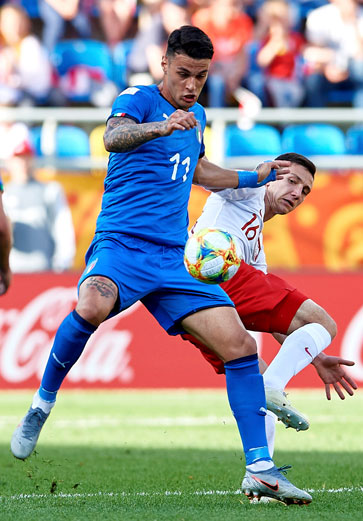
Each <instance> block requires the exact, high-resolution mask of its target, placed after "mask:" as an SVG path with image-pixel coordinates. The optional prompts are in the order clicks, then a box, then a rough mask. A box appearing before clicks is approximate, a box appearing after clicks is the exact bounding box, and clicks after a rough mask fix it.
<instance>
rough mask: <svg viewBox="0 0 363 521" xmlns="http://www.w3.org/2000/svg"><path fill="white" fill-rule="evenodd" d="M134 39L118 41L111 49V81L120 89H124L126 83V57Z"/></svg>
mask: <svg viewBox="0 0 363 521" xmlns="http://www.w3.org/2000/svg"><path fill="white" fill-rule="evenodd" d="M133 43H134V41H133V40H132V39H130V40H124V41H122V42H118V44H116V45H115V47H114V49H113V51H112V61H113V81H114V82H115V83H116V85H117V86H118V87H119V88H120V89H121V90H124V89H126V87H127V86H128V85H127V72H128V71H127V59H128V56H129V54H130V51H131V48H132V45H133Z"/></svg>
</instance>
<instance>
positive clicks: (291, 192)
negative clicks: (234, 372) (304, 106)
mask: <svg viewBox="0 0 363 521" xmlns="http://www.w3.org/2000/svg"><path fill="white" fill-rule="evenodd" d="M277 159H279V160H287V161H290V162H291V166H290V173H289V174H287V175H286V176H284V178H283V179H280V180H278V181H276V182H274V183H268V184H267V185H266V186H265V187H260V188H258V189H256V190H252V189H250V188H243V189H240V190H222V191H219V192H217V193H213V194H212V195H210V197H209V198H208V200H207V202H206V205H205V207H204V209H203V213H202V215H201V216H200V218H199V219H198V220H197V222H196V224H195V225H194V226H193V228H192V233H193V232H196V231H198V230H200V229H202V228H207V227H210V228H220V229H223V230H225V231H228V232H230V233H231V234H233V235H234V236H235V237H236V238H237V240H238V242H239V245H240V247H241V250H242V259H243V261H242V264H241V267H240V269H239V270H238V272H237V274H236V275H235V276H234V277H233V278H232V279H231V280H229V281H227V282H225V283H223V284H222V287H223V289H224V290H225V291H226V292H227V293H228V295H229V296H230V297H231V299H232V300H233V302H234V304H235V306H236V309H237V311H238V314H239V316H240V318H241V320H242V322H243V324H244V325H245V327H246V328H247V329H249V330H254V331H261V332H270V333H272V334H274V336H275V337H276V338H277V340H279V341H280V343H281V344H282V346H281V348H280V351H279V352H278V354H277V355H276V357H275V359H274V360H273V361H272V362H271V364H270V366H269V367H268V368H267V369H266V367H267V366H266V364H265V363H264V361H263V360H260V367H261V372H264V382H265V388H266V391H267V392H266V398H267V406H268V409H269V412H268V417H267V419H266V430H267V437H268V442H269V449H270V453H271V454H272V453H273V444H274V433H275V415H274V414H273V413H272V414H271V411H273V412H274V413H275V414H276V415H277V416H278V418H279V419H280V420H282V421H283V422H284V423H285V425H286V426H291V427H294V428H296V429H297V430H305V429H307V428H308V426H309V423H308V421H307V419H306V418H304V416H302V415H300V414H299V413H298V411H296V409H294V408H293V407H292V406H291V405H290V404H289V403H288V401H287V400H286V395H285V393H284V391H283V390H284V388H285V386H286V385H287V383H288V382H289V380H290V379H291V378H292V377H293V376H294V375H295V374H297V373H298V372H300V371H301V370H302V369H303V368H304V367H306V366H307V365H308V364H310V363H312V364H313V365H314V367H315V368H316V370H317V372H318V374H319V376H320V377H321V379H322V380H323V382H324V383H325V388H326V395H327V398H328V399H330V385H333V387H334V389H335V391H336V392H337V394H338V395H339V397H340V398H341V399H344V393H343V391H342V389H345V391H346V392H347V393H348V394H350V395H352V394H353V392H354V391H353V389H356V388H357V386H356V384H355V382H354V380H353V379H352V378H350V377H349V375H348V374H347V373H346V372H345V370H344V367H342V366H344V365H348V366H349V365H353V364H354V362H352V361H349V360H344V359H342V358H339V357H331V356H327V355H325V354H324V353H323V350H324V349H325V348H326V347H327V346H328V345H329V344H330V343H331V341H332V339H333V338H334V336H335V335H336V324H335V322H334V320H333V319H332V318H331V317H330V316H329V315H328V313H327V312H326V311H325V310H324V309H323V308H322V307H320V306H319V305H318V304H316V303H315V302H314V301H313V300H311V299H309V298H308V297H307V296H305V295H303V294H302V293H300V291H298V290H297V289H296V288H294V287H292V286H291V285H290V284H288V283H287V282H286V281H284V280H283V279H281V278H279V277H277V276H275V275H272V274H269V273H267V265H266V258H265V254H264V250H263V242H262V228H263V223H264V222H266V221H268V220H269V219H271V218H272V217H274V216H275V215H285V214H287V213H289V212H291V211H293V210H294V209H295V208H297V207H298V206H299V205H300V204H301V203H302V202H303V201H304V200H305V198H306V196H307V195H308V194H309V193H310V192H311V190H312V187H313V181H314V175H315V171H316V168H315V165H314V164H313V163H312V162H311V161H310V160H309V159H307V158H306V157H304V156H302V155H300V154H296V153H286V154H282V155H280V156H278V158H277ZM183 338H185V339H188V340H190V341H191V342H192V343H194V344H195V345H196V346H197V347H199V349H200V350H201V352H202V354H203V355H204V357H205V358H206V359H207V360H208V361H209V362H210V363H211V364H212V365H213V367H214V369H215V370H216V372H217V373H224V366H223V363H222V361H221V360H219V359H218V357H217V356H216V355H215V353H213V352H211V351H210V350H209V349H208V348H206V347H205V346H203V344H202V343H200V342H198V341H197V340H196V339H194V338H192V337H191V336H190V335H183Z"/></svg>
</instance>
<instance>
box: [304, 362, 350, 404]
mask: <svg viewBox="0 0 363 521" xmlns="http://www.w3.org/2000/svg"><path fill="white" fill-rule="evenodd" d="M313 365H314V367H315V369H316V371H317V373H318V375H319V376H320V378H321V379H322V381H323V382H324V384H325V394H326V397H327V399H328V400H331V388H330V386H333V389H334V390H335V392H336V393H337V395H338V396H339V398H340V399H341V400H345V395H344V392H343V390H345V391H346V392H347V393H348V394H349V395H350V396H353V394H354V390H355V389H358V386H357V384H356V383H355V381H354V380H353V378H351V377H350V376H349V375H348V374H347V372H346V370H345V368H344V367H342V366H348V367H351V366H352V365H354V362H353V361H352V360H345V359H344V358H340V357H338V356H328V355H325V356H319V357H317V358H315V360H314V362H313Z"/></svg>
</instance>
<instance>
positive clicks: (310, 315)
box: [287, 299, 337, 339]
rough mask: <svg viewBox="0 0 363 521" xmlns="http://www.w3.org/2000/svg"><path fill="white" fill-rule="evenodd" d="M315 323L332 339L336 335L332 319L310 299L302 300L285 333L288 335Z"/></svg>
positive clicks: (335, 327)
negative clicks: (323, 328)
mask: <svg viewBox="0 0 363 521" xmlns="http://www.w3.org/2000/svg"><path fill="white" fill-rule="evenodd" d="M312 323H317V324H321V325H322V326H323V327H325V329H326V330H327V331H328V332H329V334H330V336H331V337H332V339H333V338H334V337H335V335H336V333H337V326H336V323H335V321H334V320H333V319H332V317H331V316H330V315H329V313H327V311H325V309H324V308H322V307H321V306H319V304H317V303H316V302H314V301H313V300H311V299H306V300H304V301H303V302H302V303H301V305H300V306H299V308H298V309H297V311H296V313H295V315H294V318H293V319H292V321H291V323H290V326H289V328H288V331H287V333H288V334H290V333H292V332H293V331H295V330H296V329H298V328H299V327H302V326H304V325H305V324H312Z"/></svg>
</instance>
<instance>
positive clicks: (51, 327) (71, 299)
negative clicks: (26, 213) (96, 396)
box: [0, 272, 363, 389]
mask: <svg viewBox="0 0 363 521" xmlns="http://www.w3.org/2000/svg"><path fill="white" fill-rule="evenodd" d="M280 275H281V276H283V277H284V278H286V279H287V280H288V281H289V282H290V283H292V284H294V285H296V286H297V287H298V288H299V289H300V290H301V291H303V292H304V293H306V294H307V295H309V296H310V297H311V298H312V299H313V300H315V301H316V302H317V303H319V304H320V305H322V306H323V307H324V308H325V309H326V310H327V311H328V312H329V313H330V314H331V316H332V317H333V318H334V319H335V320H336V322H337V324H338V335H337V338H336V339H335V340H334V342H333V344H332V345H331V346H330V347H329V348H328V349H327V352H328V353H329V354H334V355H341V356H343V357H346V358H350V359H352V360H354V361H355V363H356V365H355V366H354V367H353V368H351V369H350V374H351V375H352V376H353V378H355V379H356V380H357V382H358V383H359V382H360V383H363V297H362V295H363V291H362V289H363V272H351V273H339V274H335V273H327V272H322V273H315V274H303V273H299V274H291V273H282V274H281V273H280ZM77 281H78V274H53V273H44V274H32V275H15V276H14V280H13V284H12V286H11V288H10V290H9V292H8V293H7V294H6V295H5V296H4V297H1V299H0V388H1V389H25V388H36V387H37V386H38V385H39V381H40V377H41V375H42V372H43V369H44V366H45V363H46V360H47V358H48V355H49V351H50V348H51V345H52V342H53V338H54V335H55V333H56V330H57V328H58V326H59V324H60V322H61V321H62V319H63V318H64V317H65V316H66V315H67V314H68V313H69V312H70V311H71V310H72V309H73V308H74V306H75V303H76V298H77V295H76V284H77ZM257 341H258V345H259V350H260V353H261V355H262V356H263V358H265V360H266V361H270V360H271V359H272V358H273V356H274V354H275V353H276V352H277V349H278V344H277V343H276V341H275V340H274V339H273V338H272V337H271V336H270V335H260V334H259V335H257ZM223 386H224V377H223V376H217V375H216V374H215V373H214V370H213V369H212V368H211V367H210V366H209V365H208V364H207V362H205V360H204V359H203V357H202V356H201V355H200V354H199V352H198V350H197V349H196V348H194V347H193V346H192V345H191V344H189V343H188V342H185V341H183V340H181V339H180V338H179V337H170V336H169V335H167V333H165V331H164V330H163V329H162V328H161V327H160V326H159V324H158V323H157V322H156V321H155V319H154V318H153V317H152V316H151V315H150V314H149V313H148V312H147V311H146V310H145V309H144V308H143V306H142V304H140V303H136V304H135V305H134V306H132V307H131V308H129V309H128V310H126V311H124V312H123V313H121V314H120V315H118V316H117V317H115V318H113V319H111V320H109V321H107V322H105V323H104V324H102V325H101V326H100V327H99V328H98V330H97V331H96V333H95V334H94V335H92V337H91V338H90V340H89V342H88V344H87V346H86V349H85V351H84V353H83V355H82V356H81V358H80V360H79V361H78V363H77V364H76V365H75V366H74V367H73V369H72V370H71V372H70V373H69V375H68V377H67V379H66V381H65V383H64V387H65V388H76V387H78V388H80V387H81V388H84V389H87V388H178V387H186V388H187V387H190V388H193V387H206V388H208V387H212V388H213V387H223ZM291 386H294V387H319V386H321V382H320V380H319V378H318V377H317V375H316V373H315V371H314V369H313V367H309V368H307V369H306V370H304V371H303V372H302V373H301V374H299V375H298V376H296V377H295V378H294V380H293V381H292V382H291Z"/></svg>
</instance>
